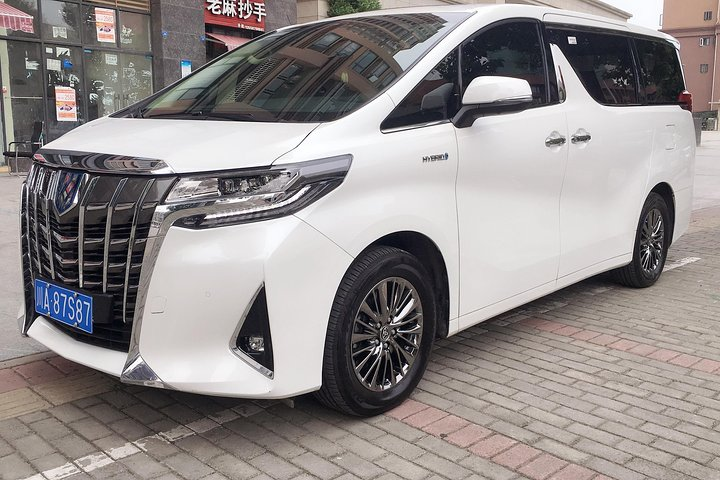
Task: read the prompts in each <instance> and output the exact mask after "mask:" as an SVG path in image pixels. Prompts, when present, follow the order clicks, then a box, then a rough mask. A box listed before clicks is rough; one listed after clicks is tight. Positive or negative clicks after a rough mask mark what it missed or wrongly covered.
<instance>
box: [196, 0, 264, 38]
mask: <svg viewBox="0 0 720 480" xmlns="http://www.w3.org/2000/svg"><path fill="white" fill-rule="evenodd" d="M265 16H266V13H265V0H205V23H210V24H212V25H223V26H225V27H232V28H244V29H246V30H257V31H260V32H264V31H265Z"/></svg>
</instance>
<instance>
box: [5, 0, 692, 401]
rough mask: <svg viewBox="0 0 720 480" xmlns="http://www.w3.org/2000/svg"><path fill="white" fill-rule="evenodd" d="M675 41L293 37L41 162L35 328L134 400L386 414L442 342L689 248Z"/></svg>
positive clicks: (486, 14) (538, 24) (577, 31)
mask: <svg viewBox="0 0 720 480" xmlns="http://www.w3.org/2000/svg"><path fill="white" fill-rule="evenodd" d="M677 48H678V44H677V42H676V41H675V40H673V39H672V38H670V37H668V36H667V35H664V34H662V33H658V32H655V31H651V30H647V29H643V28H639V27H635V26H632V25H628V24H625V23H619V22H614V21H611V20H607V19H602V18H599V17H592V16H587V15H582V14H578V13H572V12H566V11H561V10H554V9H549V8H541V7H530V6H512V5H507V6H506V5H492V6H475V5H454V6H449V7H443V8H418V9H400V10H386V11H378V12H372V13H366V14H360V15H353V16H346V17H337V18H332V19H327V20H323V21H320V22H315V23H309V24H304V25H298V26H291V27H287V28H283V29H280V30H277V31H274V32H271V33H268V34H266V35H263V36H261V37H259V38H258V39H256V40H254V41H252V42H250V43H248V44H246V45H244V46H242V47H240V48H238V49H236V50H233V51H232V52H229V53H227V54H226V55H224V56H222V57H220V58H219V59H217V60H215V61H213V62H211V63H209V64H208V65H206V66H204V67H203V68H201V69H199V70H198V71H196V72H195V73H193V74H192V75H190V76H188V77H186V78H184V79H182V80H180V81H178V82H177V83H175V84H174V85H171V86H170V87H168V88H166V89H164V90H162V91H159V92H157V93H156V94H154V95H152V96H151V97H149V98H147V99H145V100H143V101H142V102H140V103H138V104H136V105H134V106H132V107H130V108H127V109H125V110H123V111H120V112H118V113H116V114H114V115H111V116H110V117H106V118H102V119H99V120H96V121H94V122H91V123H89V124H87V125H84V126H82V127H80V128H77V129H75V130H73V131H72V132H70V133H68V134H66V135H65V136H63V137H62V138H60V139H58V140H56V141H54V142H52V143H50V144H48V145H46V146H45V147H44V148H42V149H41V150H40V151H39V152H38V153H37V154H36V155H35V158H34V165H33V168H32V171H31V172H30V174H29V176H28V178H27V182H26V183H25V184H24V185H23V190H22V211H21V226H22V242H21V243H22V260H23V275H24V278H23V280H24V284H25V297H24V298H25V303H24V305H23V307H22V311H21V314H20V318H19V323H20V328H21V331H22V333H23V334H26V335H29V336H31V337H33V338H35V339H37V340H39V341H40V342H41V343H43V344H44V345H46V346H47V347H48V348H50V349H51V350H53V351H55V352H57V353H58V354H60V355H62V356H64V357H66V358H68V359H70V360H73V361H75V362H78V363H81V364H84V365H88V366H90V367H93V368H95V369H98V370H101V371H103V372H107V373H109V374H112V375H115V376H117V377H119V378H120V380H121V381H122V382H125V383H133V384H141V385H149V386H155V387H161V388H168V389H177V390H183V391H188V392H197V393H204V394H212V395H224V396H235V397H246V398H283V397H291V396H295V395H299V394H303V393H307V392H316V396H317V398H319V399H320V401H321V402H323V403H324V404H326V405H328V406H330V407H333V408H337V409H339V410H342V411H344V412H347V413H350V414H356V415H373V414H377V413H380V412H383V411H385V410H387V409H389V408H392V407H394V406H396V405H398V404H399V403H400V402H402V401H403V399H405V398H406V397H407V396H408V395H409V394H410V392H411V391H412V390H413V388H414V387H415V386H416V385H417V383H418V381H419V380H420V378H421V377H422V375H423V372H424V370H425V367H426V365H427V362H428V358H429V356H430V352H431V349H432V345H433V341H434V340H435V339H436V338H444V337H447V336H449V335H453V334H455V333H457V332H459V331H461V330H463V329H466V328H468V327H470V326H472V325H475V324H477V323H479V322H482V321H484V320H487V319H488V318H491V317H493V316H495V315H498V314H499V313H501V312H504V311H507V310H509V309H512V308H514V307H516V306H518V305H521V304H523V303H526V302H529V301H531V300H533V299H536V298H538V297H541V296H543V295H546V294H548V293H550V292H553V291H555V290H558V289H560V288H563V287H565V286H567V285H570V284H572V283H575V282H577V281H579V280H582V279H584V278H587V277H589V276H592V275H595V274H598V273H600V272H604V271H610V270H612V271H614V274H615V276H616V277H617V279H618V280H619V281H620V282H621V283H623V284H625V285H628V286H631V287H648V286H650V285H652V284H653V283H654V282H655V281H656V280H657V279H658V277H659V276H660V273H661V272H662V270H663V266H664V263H665V258H666V255H667V251H668V247H669V246H670V245H671V243H672V242H673V241H674V240H676V239H677V238H678V237H679V236H680V235H681V234H682V233H683V232H685V231H686V229H687V227H688V224H689V218H690V208H691V197H692V182H693V169H694V158H695V145H694V138H695V137H694V131H693V123H692V119H691V113H690V112H689V111H688V110H690V108H691V102H692V98H691V96H690V94H689V93H688V92H687V91H686V90H685V83H684V80H683V73H682V69H681V65H680V61H679V57H678V50H677Z"/></svg>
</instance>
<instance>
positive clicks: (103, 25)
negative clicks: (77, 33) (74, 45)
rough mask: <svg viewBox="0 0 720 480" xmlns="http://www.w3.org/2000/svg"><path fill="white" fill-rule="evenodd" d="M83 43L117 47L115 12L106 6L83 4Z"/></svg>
mask: <svg viewBox="0 0 720 480" xmlns="http://www.w3.org/2000/svg"><path fill="white" fill-rule="evenodd" d="M82 21H83V25H82V36H83V43H84V44H85V45H89V46H99V47H117V42H118V32H117V12H116V11H115V10H113V9H110V8H106V7H96V6H93V5H83V7H82Z"/></svg>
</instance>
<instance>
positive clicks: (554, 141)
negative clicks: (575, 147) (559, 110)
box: [545, 131, 567, 148]
mask: <svg viewBox="0 0 720 480" xmlns="http://www.w3.org/2000/svg"><path fill="white" fill-rule="evenodd" d="M566 143H567V138H566V137H563V136H562V135H560V133H559V132H557V131H555V132H552V133H551V134H550V135H549V136H548V137H547V138H546V139H545V146H546V147H548V148H552V147H562V146H563V145H565V144H566Z"/></svg>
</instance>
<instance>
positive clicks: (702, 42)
mask: <svg viewBox="0 0 720 480" xmlns="http://www.w3.org/2000/svg"><path fill="white" fill-rule="evenodd" d="M709 45H710V37H702V38H700V46H701V47H707V46H709Z"/></svg>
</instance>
